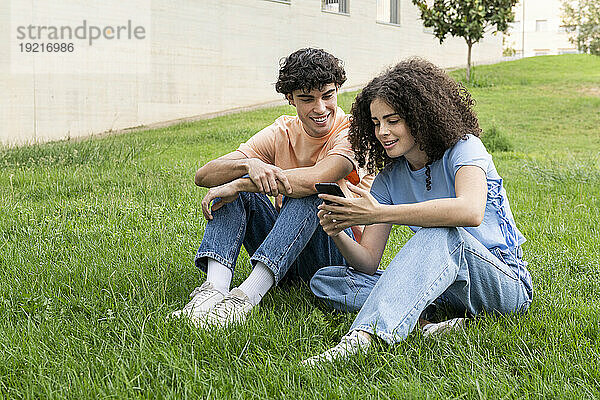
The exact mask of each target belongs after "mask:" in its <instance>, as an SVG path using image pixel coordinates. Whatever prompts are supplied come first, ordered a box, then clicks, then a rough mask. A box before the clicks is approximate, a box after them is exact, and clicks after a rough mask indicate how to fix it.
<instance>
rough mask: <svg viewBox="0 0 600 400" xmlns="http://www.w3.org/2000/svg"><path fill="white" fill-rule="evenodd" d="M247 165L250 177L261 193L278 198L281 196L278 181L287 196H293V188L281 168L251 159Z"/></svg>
mask: <svg viewBox="0 0 600 400" xmlns="http://www.w3.org/2000/svg"><path fill="white" fill-rule="evenodd" d="M247 163H248V176H249V177H250V179H251V180H252V182H254V184H255V185H256V186H257V187H258V190H259V191H260V193H264V194H267V195H271V196H273V197H277V196H278V195H279V194H280V193H279V188H278V186H277V181H279V182H281V184H282V185H283V187H284V188H285V190H286V192H287V193H286V194H288V195H290V194H292V186H291V185H290V182H289V181H288V178H287V176H285V174H284V172H283V170H282V169H281V168H279V167H276V166H274V165H271V164H267V163H265V162H263V161H261V160H259V159H257V158H250V159H248V161H247ZM282 194H283V193H282Z"/></svg>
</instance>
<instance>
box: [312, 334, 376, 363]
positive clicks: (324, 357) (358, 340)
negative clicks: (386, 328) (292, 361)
mask: <svg viewBox="0 0 600 400" xmlns="http://www.w3.org/2000/svg"><path fill="white" fill-rule="evenodd" d="M369 346H371V339H369V338H367V337H365V336H363V335H361V334H360V333H358V331H352V332H350V333H348V334H347V335H346V336H344V337H343V338H342V340H340V343H338V345H337V346H335V347H332V348H331V349H329V350H327V351H326V352H324V353H321V354H319V355H318V356H313V357H311V358H307V359H306V360H304V361H302V364H303V365H307V366H316V365H318V364H321V363H323V362H332V361H334V360H340V359H344V358H348V357H350V356H351V355H354V354H357V353H358V352H360V351H366V350H367V349H368V348H369Z"/></svg>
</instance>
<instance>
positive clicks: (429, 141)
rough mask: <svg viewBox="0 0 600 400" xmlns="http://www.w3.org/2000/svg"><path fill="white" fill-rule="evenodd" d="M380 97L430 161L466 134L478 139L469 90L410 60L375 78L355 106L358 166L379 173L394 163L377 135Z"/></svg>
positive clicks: (429, 66)
mask: <svg viewBox="0 0 600 400" xmlns="http://www.w3.org/2000/svg"><path fill="white" fill-rule="evenodd" d="M377 98H379V99H382V100H384V101H385V102H386V103H388V104H389V105H390V106H391V107H392V108H393V109H394V111H395V112H397V113H398V114H399V116H400V118H402V119H403V120H404V122H405V123H406V125H407V126H408V128H409V130H410V134H411V135H412V136H413V137H414V139H415V142H416V143H417V144H418V145H419V148H420V149H421V150H422V151H424V152H425V153H426V154H427V156H428V157H429V163H431V162H433V161H435V160H439V159H440V158H442V156H443V155H444V152H445V151H446V150H447V149H449V148H450V147H452V146H454V145H455V144H456V143H457V142H458V141H459V140H460V139H462V138H465V137H466V135H467V134H472V135H475V136H479V135H480V133H481V128H480V127H479V122H478V121H477V116H476V115H475V112H474V111H473V106H474V105H475V101H474V100H473V98H472V97H471V94H470V93H469V92H468V91H467V89H466V88H465V87H464V86H463V85H461V84H460V83H457V82H456V81H454V80H453V79H452V78H450V77H449V76H448V74H446V73H445V72H444V71H443V70H441V69H440V68H438V67H436V66H435V65H433V64H432V63H430V62H429V61H426V60H423V59H420V58H411V59H408V60H405V61H402V62H400V63H399V64H397V65H396V66H395V67H392V68H390V69H388V70H386V71H385V72H384V73H382V74H381V75H379V76H377V77H376V78H374V79H373V80H372V81H371V82H369V83H368V84H367V86H365V88H364V89H363V90H362V91H361V92H360V93H359V94H358V96H356V100H355V101H354V104H353V105H352V120H351V123H350V134H349V137H350V143H351V144H352V149H353V150H354V153H355V156H356V160H357V161H358V165H359V166H360V167H366V169H367V170H368V171H369V173H375V172H378V171H381V170H382V169H383V168H384V167H385V166H386V165H388V164H389V163H390V162H392V161H393V159H391V158H390V157H388V156H387V154H386V153H385V150H384V148H383V146H382V145H381V143H380V142H379V140H377V138H376V137H375V125H374V124H373V120H372V119H371V102H372V101H373V100H375V99H377Z"/></svg>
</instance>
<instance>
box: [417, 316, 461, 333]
mask: <svg viewBox="0 0 600 400" xmlns="http://www.w3.org/2000/svg"><path fill="white" fill-rule="evenodd" d="M466 321H467V319H466V318H453V319H449V320H448V321H442V322H440V323H437V324H427V325H425V326H424V327H423V337H430V336H435V335H441V334H444V333H448V332H451V331H458V330H460V329H463V328H464V327H465V322H466Z"/></svg>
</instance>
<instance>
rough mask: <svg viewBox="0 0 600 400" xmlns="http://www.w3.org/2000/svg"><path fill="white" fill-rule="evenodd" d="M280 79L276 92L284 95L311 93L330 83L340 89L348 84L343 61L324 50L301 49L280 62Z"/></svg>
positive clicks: (276, 85)
mask: <svg viewBox="0 0 600 400" xmlns="http://www.w3.org/2000/svg"><path fill="white" fill-rule="evenodd" d="M279 66H280V68H279V79H278V80H277V83H276V84H275V90H277V92H278V93H282V94H284V95H288V94H291V93H292V92H293V91H294V90H298V89H300V90H302V91H304V92H310V91H311V90H312V89H319V90H321V88H322V87H323V86H325V85H327V84H329V83H335V84H336V86H338V87H340V86H342V84H343V83H344V82H346V72H345V71H344V63H343V62H342V60H340V59H338V58H336V57H334V56H332V55H331V54H329V53H327V52H326V51H324V50H322V49H313V48H305V49H300V50H297V51H295V52H293V53H292V54H290V55H289V56H287V57H285V58H282V59H281V61H280V62H279Z"/></svg>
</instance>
